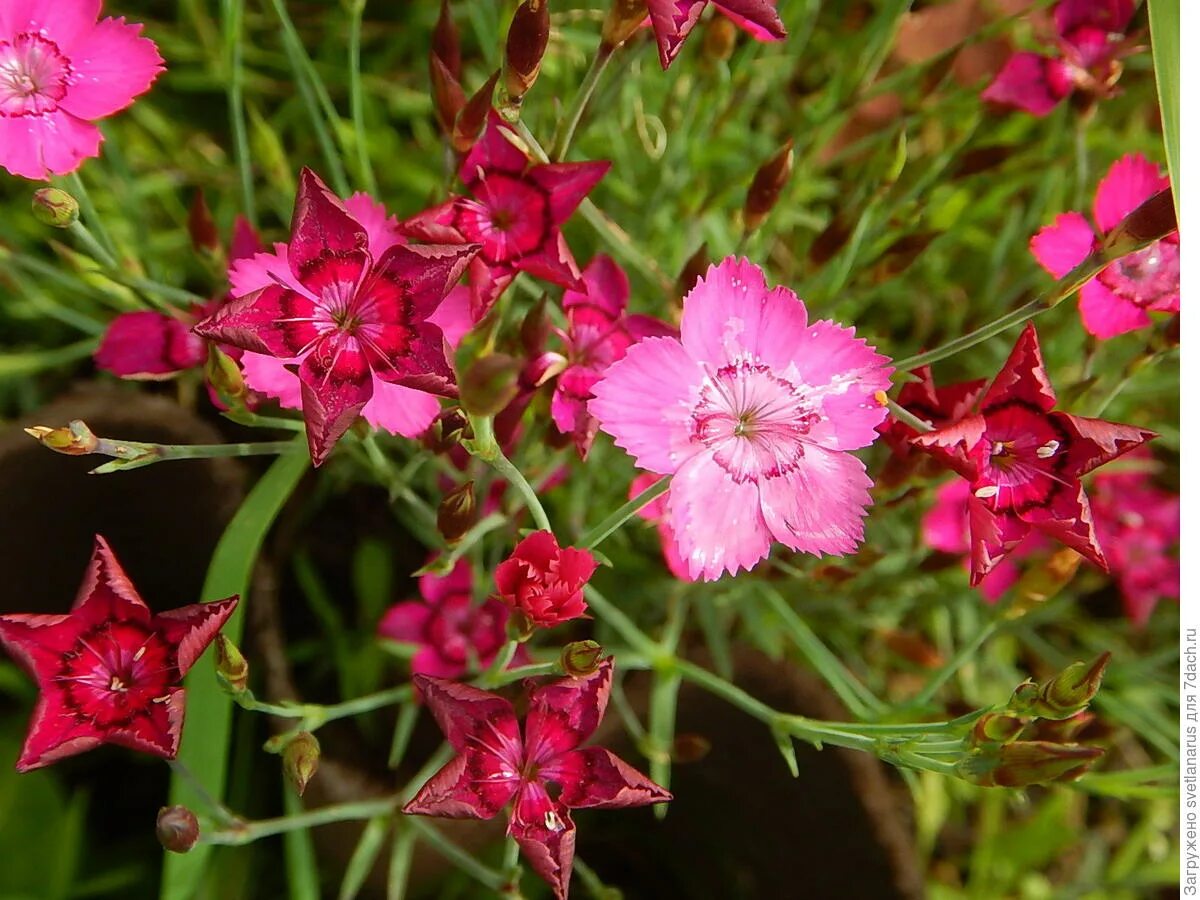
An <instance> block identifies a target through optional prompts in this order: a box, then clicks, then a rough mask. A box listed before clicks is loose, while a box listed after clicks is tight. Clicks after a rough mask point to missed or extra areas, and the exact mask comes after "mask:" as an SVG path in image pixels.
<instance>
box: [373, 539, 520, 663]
mask: <svg viewBox="0 0 1200 900" xmlns="http://www.w3.org/2000/svg"><path fill="white" fill-rule="evenodd" d="M471 581H472V579H471V565H470V563H468V562H467V561H466V560H463V559H460V560H459V561H458V563H457V564H456V565H455V566H454V569H453V570H452V571H451V572H450V574H449V575H445V576H438V575H422V576H421V578H420V581H419V586H420V591H421V598H422V599H420V600H406V601H404V602H403V603H397V604H396V605H395V606H393V607H392V608H391V609H389V610H388V611H387V612H386V613H384V614H383V618H382V619H380V621H379V628H378V634H379V636H380V637H381V638H386V639H387V640H391V641H401V642H403V643H408V644H416V645H418V646H419V647H420V649H419V650H418V651H417V653H416V655H415V656H414V657H413V659H412V670H413V672H414V673H420V674H422V675H437V676H439V677H441V678H457V677H459V676H461V675H464V674H466V672H467V671H468V670H469V669H470V668H471V666H472V665H478V666H488V665H490V664H491V662H492V660H493V659H495V657H496V654H497V653H498V652H499V650H500V648H501V647H502V646H504V643H505V641H506V640H507V636H506V633H505V626H506V625H507V624H508V610H507V609H505V607H504V604H502V603H500V602H499V601H497V600H491V599H489V600H485V601H484V602H483V603H480V604H477V603H475V602H474V601H473V600H472V599H471ZM523 649H524V648H522V651H523Z"/></svg>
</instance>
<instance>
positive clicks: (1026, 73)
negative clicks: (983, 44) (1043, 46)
mask: <svg viewBox="0 0 1200 900" xmlns="http://www.w3.org/2000/svg"><path fill="white" fill-rule="evenodd" d="M1071 87H1072V84H1071V76H1070V73H1069V72H1068V70H1067V67H1066V65H1065V64H1064V63H1063V62H1062V61H1061V60H1058V59H1051V58H1050V57H1048V56H1041V55H1039V54H1037V53H1024V52H1022V53H1014V54H1013V55H1012V56H1010V57H1009V58H1008V62H1006V63H1005V64H1004V67H1003V68H1002V69H1001V70H1000V72H999V74H997V75H996V78H995V80H993V81H992V83H991V84H990V85H988V87H987V89H986V90H985V91H984V92H983V93H982V94H981V95H980V96H981V97H982V98H983V99H984V100H989V101H991V102H992V103H999V104H1001V105H1003V106H1014V107H1017V108H1018V109H1023V110H1025V111H1026V112H1028V113H1031V114H1032V115H1035V116H1046V115H1049V114H1050V112H1051V110H1053V109H1054V107H1056V106H1058V104H1059V103H1061V102H1062V99H1063V98H1064V97H1066V96H1067V94H1069V93H1071Z"/></svg>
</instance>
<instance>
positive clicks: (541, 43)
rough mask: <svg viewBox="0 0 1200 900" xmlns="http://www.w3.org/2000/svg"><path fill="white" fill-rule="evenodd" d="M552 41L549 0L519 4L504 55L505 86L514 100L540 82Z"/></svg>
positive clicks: (518, 100) (509, 97)
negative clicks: (544, 60)
mask: <svg viewBox="0 0 1200 900" xmlns="http://www.w3.org/2000/svg"><path fill="white" fill-rule="evenodd" d="M549 41H550V4H549V2H548V0H525V2H524V3H522V4H521V5H520V6H518V7H517V12H516V14H515V15H514V16H513V20H512V25H510V26H509V28H508V41H507V43H506V45H505V54H504V88H505V91H507V93H508V99H509V100H510V101H515V102H520V100H521V98H522V97H524V96H525V92H526V91H528V90H529V89H530V88H531V87H533V83H534V82H535V81H537V77H538V72H539V71H541V68H542V57H543V56H544V55H545V53H546V44H547V43H548V42H549Z"/></svg>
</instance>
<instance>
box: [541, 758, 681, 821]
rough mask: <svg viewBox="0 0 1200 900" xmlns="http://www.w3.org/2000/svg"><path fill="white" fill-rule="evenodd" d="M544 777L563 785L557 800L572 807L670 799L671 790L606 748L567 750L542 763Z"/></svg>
mask: <svg viewBox="0 0 1200 900" xmlns="http://www.w3.org/2000/svg"><path fill="white" fill-rule="evenodd" d="M541 777H542V778H543V779H544V780H546V781H552V782H554V783H555V784H558V785H559V786H561V787H562V793H561V794H559V796H558V800H559V802H560V803H562V804H563V805H564V806H568V807H570V808H571V809H583V808H595V809H620V808H622V807H626V806H646V805H648V804H651V803H663V802H665V801H667V800H670V799H671V794H670V792H669V791H666V790H663V788H661V787H659V786H658V785H657V784H655V783H654V782H653V781H651V780H650V779H649V778H647V777H646V776H645V775H643V774H642V773H641V772H639V771H638V770H637V769H635V768H633V766H631V765H629V764H628V763H626V762H625V761H624V760H622V759H620V758H618V757H617V756H615V755H614V754H612V753H611V752H609V751H608V750H605V749H604V748H603V747H584V748H583V749H581V750H572V751H570V752H569V753H565V754H563V755H562V756H560V757H559V758H558V759H555V760H554V761H552V762H551V763H550V764H549V765H546V766H543V767H542V770H541Z"/></svg>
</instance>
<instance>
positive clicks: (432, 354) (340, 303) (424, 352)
mask: <svg viewBox="0 0 1200 900" xmlns="http://www.w3.org/2000/svg"><path fill="white" fill-rule="evenodd" d="M478 249H479V247H478V246H477V245H475V244H467V243H465V242H462V241H457V242H456V246H452V247H447V246H434V245H425V246H420V247H416V246H407V245H402V244H398V245H395V246H392V247H389V248H388V249H387V251H386V252H384V253H383V255H382V256H380V257H379V258H378V259H375V258H374V257H373V256H372V255H371V251H370V249H369V241H368V235H367V230H366V228H364V227H363V225H362V224H361V223H359V221H358V220H357V219H355V218H354V217H353V216H351V215H350V213H349V212H347V211H346V207H345V206H344V205H343V204H342V202H341V201H340V200H339V199H338V198H337V197H335V196H334V195H333V194H332V193H331V192H330V191H329V189H328V188H327V187H326V186H325V185H324V184H323V183H322V182H321V179H319V178H318V177H317V176H316V175H315V174H314V173H313V172H312V171H311V170H310V169H304V170H302V171H301V173H300V189H299V191H298V193H297V194H296V208H295V210H294V212H293V213H292V236H291V240H290V241H289V243H288V246H287V259H288V269H290V271H285V272H282V273H277V274H278V281H277V283H275V284H272V285H269V286H267V287H265V288H262V289H261V290H257V291H254V292H253V293H250V294H246V295H245V296H243V297H237V298H234V299H232V300H230V302H229V303H227V304H225V305H224V306H222V307H221V308H220V309H218V310H217V311H216V312H215V313H214V314H213V315H211V316H209V317H208V318H207V319H205V320H204V321H202V322H200V323H199V324H198V325H196V327H195V331H196V333H197V334H199V335H201V336H203V337H206V338H211V339H213V340H218V341H223V342H225V343H228V344H232V345H233V346H235V347H240V348H242V349H243V350H248V351H250V352H252V353H266V354H268V355H270V356H274V357H277V358H279V359H287V360H292V361H294V362H295V363H296V364H297V365H298V366H299V375H300V384H301V392H302V393H301V396H302V398H303V406H304V421H305V423H306V424H307V426H308V444H309V450H310V452H311V453H312V458H313V465H320V464H321V463H322V462H323V461H324V460H325V457H326V456H328V455H329V451H330V450H332V449H333V445H334V444H336V443H337V440H338V438H340V437H341V436H342V435H343V434H345V432H346V430H347V429H348V428H349V427H350V426H351V425H352V424H354V420H355V419H356V418H358V414H359V413H360V412H362V409H363V407H364V406H366V405H367V402H368V401H369V400H370V399H371V397H372V395H373V393H374V390H375V381H376V380H377V379H378V380H380V381H383V382H386V383H387V384H399V385H403V386H404V387H409V388H414V389H416V390H420V391H426V392H428V393H431V394H441V395H444V396H454V395H455V393H456V389H455V386H454V373H453V371H451V369H450V363H449V362H448V361H447V359H446V349H445V339H444V338H443V335H442V331H441V329H440V328H438V327H437V326H436V325H434V324H433V323H432V322H430V321H428V320H429V317H430V316H431V315H432V314H433V312H434V310H436V309H437V307H438V305H439V304H440V303H441V302H442V300H443V298H444V297H445V296H446V293H447V291H449V290H450V288H451V287H452V286H453V285H454V283H455V282H456V281H458V279H459V276H461V275H462V273H463V270H464V269H465V268H466V266H467V263H468V262H470V260H471V258H472V257H473V256H474V255H475V253H476V252H477V251H478Z"/></svg>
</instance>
